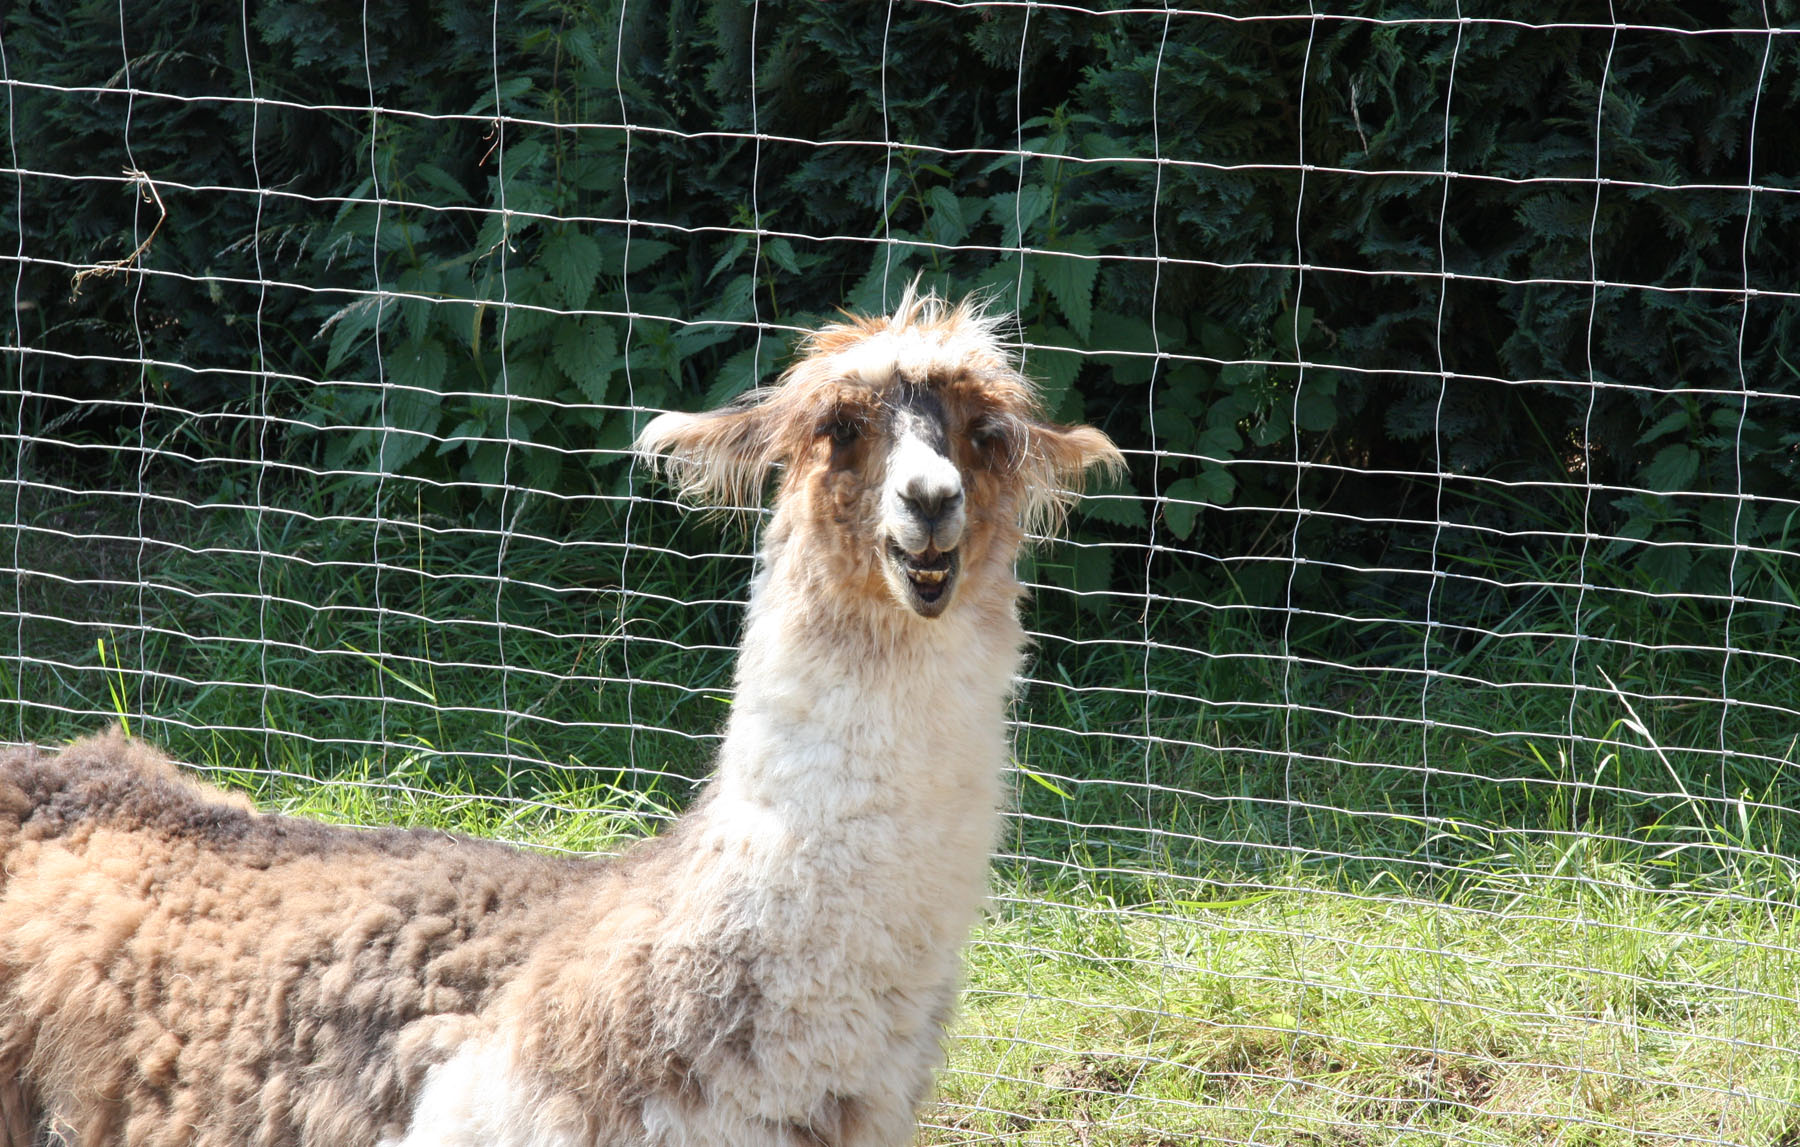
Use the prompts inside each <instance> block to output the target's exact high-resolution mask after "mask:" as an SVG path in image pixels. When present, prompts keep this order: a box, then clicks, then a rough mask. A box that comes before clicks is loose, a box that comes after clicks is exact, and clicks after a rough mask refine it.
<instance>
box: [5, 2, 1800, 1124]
mask: <svg viewBox="0 0 1800 1147" xmlns="http://www.w3.org/2000/svg"><path fill="white" fill-rule="evenodd" d="M1334 7H1335V8H1336V10H1333V11H1322V10H1318V9H1319V6H1312V7H1309V8H1307V9H1305V10H1299V9H1296V8H1293V7H1292V6H1289V7H1287V8H1278V7H1273V6H1248V5H1245V6H1226V7H1225V8H1223V9H1221V10H1217V11H1205V10H1199V9H1187V8H1159V7H1151V6H1137V7H1125V6H1096V7H1094V8H1091V9H1090V8H1084V7H1081V6H1076V5H1051V4H1011V3H967V4H940V3H930V4H913V5H896V4H890V5H888V6H887V7H886V8H885V9H883V8H880V7H873V8H871V9H869V10H867V11H858V12H854V13H852V12H850V11H837V10H824V9H818V10H814V9H807V10H805V11H802V10H799V9H796V8H794V7H791V6H787V5H781V4H771V3H753V4H747V5H736V4H716V5H709V6H702V7H695V8H693V9H692V10H689V9H687V8H679V9H677V10H674V11H672V12H669V13H663V12H654V13H653V12H646V11H639V10H638V9H637V7H636V6H633V5H618V6H602V7H601V8H596V9H593V10H590V9H588V8H587V7H584V6H581V5H565V6H527V7H526V8H524V9H522V10H521V11H518V12H513V11H509V10H503V9H500V8H495V9H492V10H475V9H469V8H464V7H461V6H455V5H446V6H444V10H442V11H435V12H432V13H429V14H427V15H426V16H425V17H423V18H421V17H420V16H419V14H417V13H411V12H408V11H403V10H401V9H399V8H395V9H393V10H389V9H388V8H385V7H382V6H380V5H375V6H373V7H372V8H371V7H370V6H364V7H356V6H341V10H339V9H338V8H334V7H332V6H319V7H317V8H300V7H297V6H295V7H292V8H291V9H290V10H288V11H274V10H262V9H257V8H255V7H253V6H246V7H245V8H244V9H243V10H241V11H229V12H227V11H224V10H220V11H218V12H208V13H202V12H200V11H199V10H197V9H196V10H191V11H190V10H188V9H179V11H177V10H176V9H175V8H174V7H172V6H167V5H161V4H148V3H146V4H144V5H142V6H139V5H136V4H125V5H121V6H118V7H116V8H112V9H107V8H105V6H103V5H102V6H96V7H94V9H93V10H92V11H88V10H85V9H84V10H81V11H78V12H58V11H51V10H50V8H49V7H48V6H33V5H29V4H28V5H25V6H24V7H22V8H20V9H18V10H16V11H13V12H9V13H8V14H7V15H6V16H4V17H0V34H3V35H4V41H0V65H3V66H4V72H3V74H0V82H3V84H4V87H5V90H6V95H7V117H8V119H7V152H6V153H5V156H4V159H5V167H4V169H3V170H0V175H3V176H4V179H5V182H6V183H7V184H8V185H10V192H11V193H10V194H9V195H7V196H6V199H7V201H8V202H7V206H6V209H5V214H4V222H5V226H4V228H0V248H4V250H0V257H3V258H4V261H5V263H6V265H7V266H9V267H10V268H11V269H12V272H13V273H12V274H11V275H10V276H8V278H9V279H10V285H11V290H10V307H9V315H10V320H11V321H10V323H9V324H8V330H7V337H6V340H5V344H6V345H5V351H6V354H5V362H6V379H5V390H4V394H3V397H4V400H5V403H6V406H7V408H8V417H7V421H6V434H5V440H6V442H7V444H8V447H9V448H8V450H7V454H8V455H9V458H8V459H7V465H6V471H7V473H6V475H5V477H4V479H0V498H4V499H5V500H6V501H7V502H8V503H10V510H11V513H10V516H9V521H8V523H7V530H6V535H7V536H6V537H5V539H4V546H5V551H6V557H5V559H4V565H5V575H6V583H5V585H4V586H0V620H3V622H4V624H0V673H4V674H5V678H6V679H5V683H4V687H3V688H0V701H3V702H4V704H5V706H6V709H7V710H8V717H7V720H6V735H7V736H8V737H10V738H12V739H16V740H38V741H48V740H53V739H55V738H58V737H61V736H65V735H69V734H72V733H75V732H78V731H82V730H86V729H91V728H93V727H95V726H96V725H99V724H102V723H105V722H107V721H111V720H115V719H118V720H124V721H126V722H128V723H129V725H130V727H131V728H132V730H133V731H135V732H141V733H143V734H145V735H147V736H150V737H152V738H154V739H157V740H159V741H162V742H164V743H166V744H169V745H170V746H171V747H172V748H173V749H174V750H175V751H176V752H177V753H178V755H180V756H182V757H183V758H184V759H186V760H189V761H191V762H194V763H195V764H197V765H200V766H202V767H205V768H207V769H210V770H212V771H214V772H215V773H217V774H218V775H220V776H221V777H223V778H226V779H229V780H232V781H234V782H236V783H241V784H244V785H246V786H249V787H251V788H252V789H255V790H257V791H258V792H260V793H261V794H262V795H263V797H264V798H265V799H266V800H268V801H270V802H273V803H276V804H279V805H282V806H284V807H292V808H297V809H300V810H303V811H314V812H319V813H323V814H325V815H331V816H334V817H337V818H339V819H344V820H348V821H351V822H357V823H378V822H388V821H393V820H410V821H415V822H424V823H450V824H455V825H457V826H460V827H468V828H473V829H475V830H477V831H482V832H486V833H489V834H491V835H496V836H499V837H501V838H504V839H509V840H515V841H520V842H525V843H531V844H536V845H539V846H542V847H552V848H569V849H574V850H580V851H589V850H602V851H603V850H606V849H609V848H612V847H615V846H616V845H617V843H618V841H619V839H620V834H622V833H623V834H629V833H631V832H635V831H640V830H641V829H642V828H643V827H644V826H645V825H646V824H649V823H652V822H654V821H656V820H658V819H661V818H664V817H666V816H668V815H670V814H671V813H672V812H674V811H675V810H678V809H679V808H680V807H681V806H682V804H683V803H684V802H685V801H686V799H687V798H688V796H689V795H690V793H691V791H692V788H693V786H694V784H695V783H696V782H697V780H698V779H699V778H702V777H703V776H704V774H705V771H706V767H707V763H706V762H707V756H708V753H709V750H710V746H711V745H712V743H713V742H714V740H715V739H716V735H717V730H718V729H719V727H720V725H721V722H722V717H723V714H724V713H725V712H726V708H725V707H726V706H728V705H729V704H730V695H731V678H730V673H731V664H732V651H733V648H734V645H735V642H736V637H737V628H738V619H739V616H740V613H741V604H742V600H743V597H744V593H745V587H746V585H747V581H748V575H749V568H750V560H749V557H748V555H749V554H750V552H751V551H752V550H753V548H754V546H755V542H756V528H757V520H756V518H755V517H754V516H751V517H749V518H747V519H746V520H745V521H744V522H742V523H731V522H724V523H721V522H719V521H716V520H713V519H705V518H699V517H695V516H692V515H690V514H689V513H687V512H685V511H684V510H682V509H681V508H679V507H678V506H676V505H675V503H674V502H673V500H672V497H671V495H670V494H669V492H668V491H667V490H666V488H664V487H663V486H661V485H660V484H659V483H658V482H656V481H655V480H654V479H652V478H650V477H649V476H647V475H646V474H644V473H643V472H641V471H639V470H635V469H634V468H633V467H632V465H631V462H630V458H629V456H628V453H627V446H628V443H629V441H630V439H631V436H632V433H633V432H634V430H635V428H636V427H638V426H641V425H642V423H643V422H644V421H645V420H646V419H647V418H648V417H649V416H650V415H652V414H653V413H655V412H656V411H659V410H662V409H666V408H683V409H697V408H700V407H701V406H703V405H709V404H714V403H717V402H719V401H723V400H725V399H728V398H730V397H732V396H733V395H735V394H737V393H740V392H742V391H743V390H745V389H748V388H749V387H751V386H753V385H756V384H757V383H759V382H766V381H768V380H770V379H772V378H773V377H774V375H775V373H776V372H778V371H779V369H780V367H781V366H782V365H783V364H784V362H785V361H786V360H787V356H788V354H789V352H790V351H791V349H792V347H793V344H794V341H795V338H796V337H797V335H798V334H799V333H800V332H802V331H804V330H805V329H807V328H808V327H809V326H811V325H814V324H815V323H816V322H818V321H821V320H822V319H824V318H828V317H829V316H830V314H831V308H832V307H833V306H835V305H837V304H839V303H842V304H844V305H846V306H850V307H854V308H858V309H864V310H879V309H881V307H882V306H883V305H885V304H888V303H891V301H892V300H893V299H894V298H895V297H896V296H897V294H898V292H899V290H900V289H901V288H902V287H903V286H904V285H905V284H906V283H907V282H909V281H911V280H912V279H913V278H914V277H915V276H920V277H922V278H923V281H924V282H925V283H926V284H927V285H930V286H935V287H938V288H940V289H943V290H945V291H947V292H951V293H960V292H961V291H965V290H973V289H980V290H984V291H987V292H989V293H990V294H992V295H994V296H996V297H997V298H998V299H999V300H1000V302H1001V304H1002V305H1004V306H1007V307H1009V308H1011V309H1012V310H1014V311H1016V312H1018V313H1019V314H1020V322H1019V325H1018V328H1017V332H1016V340H1017V344H1018V347H1019V352H1020V354H1021V356H1022V358H1023V360H1024V362H1025V364H1026V369H1027V371H1028V372H1029V373H1032V374H1033V375H1034V376H1036V377H1038V378H1039V379H1040V380H1042V381H1043V383H1044V386H1045V390H1046V394H1047V396H1048V402H1049V404H1050V406H1051V408H1052V411H1053V413H1055V414H1056V415H1057V416H1059V417H1061V418H1064V419H1069V420H1075V419H1085V420H1089V421H1094V422H1096V423H1098V424H1100V425H1102V426H1104V427H1105V428H1106V429H1107V430H1108V431H1109V432H1110V433H1111V434H1112V435H1113V436H1114V438H1115V439H1116V440H1118V441H1119V442H1120V444H1121V445H1122V446H1123V447H1125V449H1126V453H1127V456H1128V458H1129V460H1130V463H1131V468H1132V475H1131V477H1130V478H1129V479H1128V480H1127V481H1126V482H1124V483H1123V484H1119V485H1115V486H1112V487H1107V488H1103V489H1100V490H1098V491H1095V492H1093V494H1092V496H1091V497H1090V498H1089V500H1088V501H1087V503H1086V504H1085V508H1084V510H1083V511H1082V512H1080V513H1078V514H1077V516H1076V518H1075V520H1074V521H1073V522H1072V523H1071V526H1070V530H1069V535H1070V536H1069V537H1068V538H1066V539H1064V540H1061V541H1058V542H1055V543H1052V544H1046V545H1044V546H1042V547H1040V548H1038V549H1036V550H1035V551H1034V552H1033V554H1032V555H1030V556H1029V557H1028V558H1027V559H1026V561H1025V563H1024V568H1023V570H1022V574H1023V576H1024V580H1025V581H1026V582H1027V583H1028V585H1029V586H1030V588H1031V590H1032V598H1031V600H1030V601H1029V602H1028V604H1027V606H1026V607H1025V608H1026V611H1027V621H1028V628H1029V629H1030V630H1031V632H1032V636H1033V640H1034V643H1035V649H1034V654H1033V657H1032V659H1031V661H1030V665H1029V669H1028V671H1027V674H1026V677H1025V679H1024V680H1023V681H1021V683H1020V687H1019V692H1018V699H1017V701H1016V703H1015V709H1014V714H1013V718H1014V719H1013V728H1014V741H1015V756H1016V761H1017V770H1016V774H1015V779H1016V789H1017V804H1016V808H1015V809H1014V811H1013V813H1012V815H1011V817H1010V819H1009V822H1008V824H1009V828H1008V832H1007V836H1006V839H1005V840H1004V841H1003V842H1002V844H1001V847H1000V849H999V853H998V857H997V876H996V902H995V910H994V914H993V919H992V920H991V921H990V922H989V923H988V924H987V925H986V926H985V927H984V928H983V929H982V931H981V933H980V934H979V935H978V936H977V938H976V941H975V944H974V947H973V949H972V952H971V972H970V981H969V990H968V993H967V997H968V998H967V1003H966V1014H965V1017H964V1020H963V1021H962V1025H961V1028H960V1029H959V1032H960V1034H959V1035H958V1037H957V1039H956V1041H955V1044H954V1046H953V1048H952V1051H951V1057H950V1067H949V1070H948V1072H947V1073H946V1075H945V1078H944V1081H943V1088H942V1095H941V1097H940V1098H939V1099H938V1101H937V1102H936V1103H935V1105H934V1106H932V1107H931V1108H929V1109H928V1112H927V1117H926V1120H925V1128H924V1130H923V1132H922V1135H923V1137H924V1140H925V1141H927V1142H934V1143H974V1142H987V1141H1004V1142H1036V1143H1082V1144H1089V1143H1094V1144H1121V1145H1131V1147H1145V1145H1155V1144H1167V1143H1178V1142H1189V1141H1193V1140H1194V1138H1195V1137H1197V1136H1204V1137H1210V1138H1212V1139H1216V1140H1218V1141H1220V1142H1233V1143H1258V1144H1296V1143H1319V1144H1338V1143H1342V1144H1356V1143H1389V1142H1396V1143H1397V1142H1407V1143H1411V1142H1421V1143H1422V1142H1432V1143H1440V1142H1469V1143H1524V1142H1534V1143H1536V1142H1593V1143H1608V1142H1618V1143H1626V1142H1630V1143H1651V1142H1656V1143H1662V1142H1670V1143H1673V1142H1713V1143H1730V1144H1744V1145H1749V1144H1781V1143H1790V1142H1793V1141H1794V1140H1795V1138H1796V1136H1800V1106H1797V1105H1796V1103H1795V1100H1794V1096H1795V1095H1796V1094H1800V1091H1797V1087H1800V1068H1797V1067H1796V1066H1795V1065H1796V1064H1800V1058H1796V1049H1797V1047H1800V1044H1797V1042H1796V1041H1797V1040H1800V992H1797V991H1796V988H1795V984H1796V983H1800V945H1797V944H1796V940H1795V934H1796V930H1797V929H1800V911H1796V903H1795V894H1796V888H1797V887H1800V864H1797V863H1796V862H1795V860H1794V858H1793V847H1792V844H1791V841H1790V839H1789V830H1790V829H1791V828H1792V827H1794V817H1795V815H1796V808H1797V807H1800V793H1797V792H1796V782H1795V765H1796V760H1795V744H1796V736H1797V734H1800V693H1797V692H1796V687H1795V685H1794V681H1795V679H1796V674H1795V669H1796V666H1797V664H1800V653H1797V652H1796V651H1797V650H1800V645H1797V644H1796V640H1795V639H1796V637H1800V596H1796V590H1795V586H1796V585H1797V584H1800V541H1797V540H1796V535H1797V531H1800V496H1797V495H1796V492H1795V491H1796V486H1795V485H1794V481H1795V478H1796V476H1797V475H1800V369H1797V367H1796V365H1795V364H1796V363H1800V357H1796V356H1797V354H1800V341H1796V340H1795V335H1796V334H1797V333H1800V323H1796V319H1795V315H1796V313H1797V310H1800V306H1797V304H1800V277H1796V260H1795V258H1794V255H1793V252H1795V251H1800V148H1797V147H1796V144H1795V141H1794V139H1793V138H1792V135H1793V133H1792V122H1793V121H1792V119H1791V118H1790V112H1791V110H1792V109H1793V107H1794V105H1795V104H1796V103H1797V102H1800V95H1797V94H1796V93H1797V92H1800V26H1797V25H1796V24H1795V22H1794V21H1795V19H1796V16H1795V12H1794V11H1793V9H1792V7H1791V5H1781V4H1770V5H1763V6H1758V5H1737V6H1732V5H1718V6H1714V7H1712V8H1709V9H1708V10H1707V11H1706V12H1705V13H1702V14H1697V13H1696V12H1695V11H1694V10H1693V9H1692V6H1687V7H1686V8H1678V7H1672V6H1658V5H1637V6H1631V5H1623V4H1620V5H1613V6H1596V5H1585V6H1583V5H1557V4H1548V3H1546V4H1541V5H1528V6H1524V7H1523V8H1517V9H1515V8H1514V7H1512V6H1508V7H1505V8H1504V9H1503V8H1501V7H1498V6H1485V7H1484V6H1479V5H1474V4H1469V5H1464V6H1458V5H1454V4H1450V5H1444V4H1428V5H1422V6H1418V7H1417V8H1416V10H1415V9H1408V10H1406V11H1401V10H1400V9H1399V8H1398V7H1396V6H1383V5H1343V6H1334ZM165 8H166V9H168V10H167V11H165ZM171 13H174V15H173V16H171ZM445 61H450V62H445ZM821 61H823V63H822V62H821ZM827 64H828V65H829V67H827V66H826V65H827ZM459 68H460V69H461V70H458V69H459ZM459 85H460V86H459ZM446 93H448V94H446ZM678 97H679V98H678ZM683 100H687V101H689V102H687V103H683V102H681V101H683ZM1271 124H1273V125H1276V126H1277V127H1278V128H1279V130H1265V129H1266V128H1267V127H1268V125H1271ZM344 164H348V165H350V166H352V167H353V170H344V168H343V166H342V165H344Z"/></svg>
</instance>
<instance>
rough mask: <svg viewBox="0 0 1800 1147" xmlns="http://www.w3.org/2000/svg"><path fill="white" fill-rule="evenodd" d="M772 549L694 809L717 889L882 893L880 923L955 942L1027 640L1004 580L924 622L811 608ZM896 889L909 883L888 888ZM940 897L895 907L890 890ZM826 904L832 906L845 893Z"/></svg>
mask: <svg viewBox="0 0 1800 1147" xmlns="http://www.w3.org/2000/svg"><path fill="white" fill-rule="evenodd" d="M805 576H806V575H805V574H804V573H801V572H799V571H790V570H789V569H788V568H787V567H785V566H784V565H783V564H782V563H781V562H780V561H779V560H773V561H769V562H767V563H766V564H765V567H764V569H763V571H762V572H761V573H760V574H759V576H758V579H757V585H756V588H755V591H754V592H753V595H752V601H751V606H750V611H749V616H748V619H747V623H746V627H745V634H744V643H743V650H742V653H741V656H740V659H739V664H738V678H737V685H738V689H737V695H736V698H735V700H734V701H733V704H732V712H731V717H730V721H729V724H728V727H727V730H726V737H725V742H724V744H723V746H722V747H721V749H720V752H719V773H718V776H717V777H716V778H715V780H714V782H713V786H712V792H711V793H710V796H709V799H708V800H707V801H706V802H704V804H703V805H702V806H701V809H700V810H699V814H698V815H699V818H700V820H699V823H698V824H696V825H694V826H693V827H694V828H695V829H697V830H699V836H700V839H702V840H704V841H706V845H704V846H703V847H702V849H701V853H702V854H703V855H709V856H712V857H716V858H719V860H720V861H721V863H720V864H719V869H720V870H719V871H718V872H717V873H716V874H714V878H713V879H708V880H704V881H703V883H704V884H706V885H709V886H710V887H711V888H712V889H713V891H714V892H715V893H717V894H719V895H720V896H721V897H722V898H724V899H729V900H731V901H734V902H737V903H738V905H739V907H740V908H741V907H742V906H743V904H744V903H745V902H746V901H781V900H799V901H804V902H807V903H812V904H816V905H818V906H819V907H820V909H821V910H822V911H825V910H828V909H826V908H825V906H826V905H827V904H828V903H831V902H833V901H837V900H839V899H840V898H851V899H853V898H856V897H859V896H866V895H868V894H869V890H870V889H876V888H881V889H888V890H890V891H889V892H888V893H887V894H888V895H889V896H890V899H889V902H888V904H886V905H885V906H884V907H883V909H882V910H883V911H884V912H886V913H887V914H888V916H889V918H890V919H892V918H895V913H896V910H898V913H899V918H907V917H911V918H913V919H917V920H919V921H920V923H921V925H922V927H923V930H924V933H925V934H922V935H921V936H919V937H918V941H919V943H920V945H921V946H923V947H933V946H941V945H944V944H949V945H952V946H954V945H955V944H956V943H959V942H960V941H961V939H962V935H963V933H964V932H966V930H967V928H968V925H969V924H970V922H972V920H973V917H974V915H975V913H976V912H977V911H978V910H979V907H980V904H981V903H982V901H983V899H984V897H985V891H986V871H987V857H988V853H989V851H990V850H991V848H992V846H993V843H994V838H995V834H996V831H997V828H998V818H999V808H1000V799H1001V798H1000V792H1001V771H1002V768H1003V766H1004V765H1005V762H1006V755H1007V742H1006V729H1005V716H1006V702H1007V697H1008V695H1009V693H1010V690H1011V686H1012V678H1013V675H1014V673H1015V672H1016V669H1017V665H1018V660H1019V650H1020V647H1021V645H1022V643H1023V635H1022V631H1021V630H1020V628H1019V624H1018V620H1017V616H1016V609H1015V600H1016V597H1015V594H1016V591H1015V590H1014V589H1013V588H1012V585H1011V583H1010V579H1006V582H1005V583H1004V584H997V583H993V582H990V583H989V585H988V587H986V588H988V589H989V591H990V596H989V597H988V598H986V599H983V598H981V597H979V596H973V595H972V596H971V597H970V599H969V600H966V601H958V602H957V603H956V605H955V606H954V607H953V608H952V609H951V610H950V611H949V612H948V613H947V614H946V615H945V616H944V617H941V618H938V619H936V620H932V621H926V620H924V619H921V618H916V617H913V616H911V615H909V614H906V613H903V612H902V611H901V610H899V609H898V608H897V607H895V606H892V605H888V604H887V603H885V602H883V603H880V605H882V606H883V607H884V608H880V609H869V610H866V611H865V612H861V613H858V612H857V611H855V610H850V609H834V608H833V607H831V606H829V605H821V601H822V596H821V594H820V593H819V592H818V587H817V586H808V585H804V584H794V582H795V581H797V580H798V579H801V578H804V577H805ZM892 890H901V891H900V892H894V891H892ZM901 894H904V895H905V896H910V897H912V898H914V899H917V900H921V901H932V903H931V904H930V905H929V906H925V905H923V904H921V905H920V906H919V907H918V908H917V909H916V910H915V909H914V908H913V906H910V905H903V904H897V903H894V902H893V900H892V896H894V895H901ZM829 910H831V911H842V906H841V904H840V905H839V907H837V908H835V909H829Z"/></svg>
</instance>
